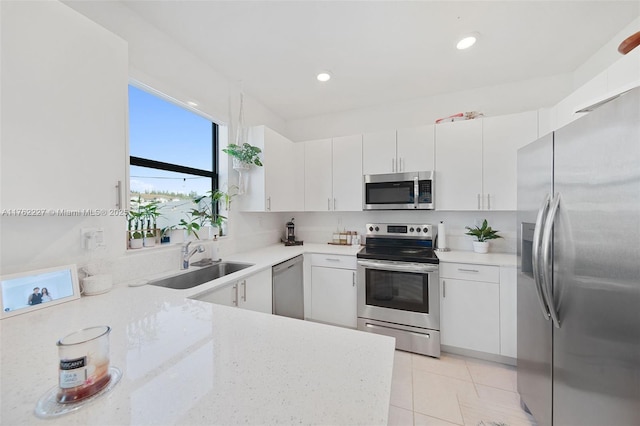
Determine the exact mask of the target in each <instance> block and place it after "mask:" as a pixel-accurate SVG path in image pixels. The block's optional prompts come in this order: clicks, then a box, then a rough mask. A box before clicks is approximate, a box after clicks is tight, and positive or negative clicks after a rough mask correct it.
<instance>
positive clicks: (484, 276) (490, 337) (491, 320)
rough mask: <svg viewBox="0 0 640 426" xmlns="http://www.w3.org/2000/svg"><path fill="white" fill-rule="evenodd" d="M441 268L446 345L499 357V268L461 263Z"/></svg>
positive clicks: (443, 335)
mask: <svg viewBox="0 0 640 426" xmlns="http://www.w3.org/2000/svg"><path fill="white" fill-rule="evenodd" d="M440 266H441V268H440V337H441V342H442V344H443V345H447V346H454V347H457V348H463V349H471V350H474V351H480V352H486V353H491V354H499V353H500V283H499V267H498V266H485V265H469V264H461V263H444V264H441V265H440ZM480 280H482V281H480ZM487 280H490V281H487Z"/></svg>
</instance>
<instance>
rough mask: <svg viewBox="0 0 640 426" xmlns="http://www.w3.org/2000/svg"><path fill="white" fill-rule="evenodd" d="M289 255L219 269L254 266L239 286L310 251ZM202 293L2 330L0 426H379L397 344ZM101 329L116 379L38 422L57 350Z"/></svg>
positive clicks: (126, 291)
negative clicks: (80, 332) (78, 404)
mask: <svg viewBox="0 0 640 426" xmlns="http://www.w3.org/2000/svg"><path fill="white" fill-rule="evenodd" d="M290 249H291V248H284V247H276V246H274V247H271V248H268V249H264V250H257V251H256V252H253V253H248V254H238V255H236V256H230V258H229V259H225V260H238V261H249V262H252V263H256V266H254V267H251V268H248V269H247V270H245V271H243V272H242V273H243V274H244V275H247V274H250V273H253V272H256V271H257V270H259V269H264V268H266V267H269V266H271V263H272V262H273V263H277V262H278V261H279V260H286V258H289V257H292V256H291V254H293V255H295V253H296V252H299V253H303V252H315V251H314V250H313V248H312V247H309V246H306V247H305V246H303V247H301V248H293V249H294V250H296V252H294V250H290ZM324 249H325V247H322V246H320V245H318V248H317V249H316V250H318V251H320V252H323V251H322V250H324ZM326 249H327V250H328V251H327V252H331V253H337V254H355V252H356V251H357V248H355V247H354V248H351V247H349V248H346V247H339V248H338V249H339V250H336V249H335V248H334V249H329V248H326ZM347 250H349V251H347ZM283 256H284V257H285V259H283V258H282V257H283ZM232 275H233V277H231V278H225V279H222V281H221V282H219V283H215V282H212V283H207V284H205V286H206V287H207V288H214V287H215V286H218V285H224V284H225V282H226V283H227V284H228V282H229V281H231V280H233V279H237V277H239V276H240V273H236V274H232ZM216 281H219V280H216ZM200 291H203V289H202V288H200V289H198V290H197V291H193V290H190V291H185V290H171V289H165V288H160V287H154V286H149V285H146V286H141V287H135V288H133V287H127V286H125V285H120V286H116V287H115V288H114V289H113V290H112V291H111V292H109V293H106V294H102V295H99V296H92V297H83V298H81V299H80V300H76V301H72V302H68V303H64V304H61V305H58V306H52V307H50V308H46V309H42V310H39V311H36V312H32V313H30V314H25V315H18V316H15V317H12V318H8V319H5V320H2V321H1V322H0V334H1V337H0V341H1V344H2V349H1V361H2V362H1V371H0V380H1V382H0V383H1V390H2V394H1V397H2V398H1V411H0V423H1V424H6V425H19V424H29V425H31V424H40V423H41V424H52V425H53V424H64V425H93V424H95V425H125V424H163V425H169V424H184V425H187V424H188V425H191V424H224V425H232V424H294V423H295V424H332V425H355V424H367V425H374V424H386V422H387V417H388V407H389V396H390V388H391V374H392V369H393V357H394V341H393V339H391V338H389V337H386V336H380V335H376V334H371V333H362V332H359V331H356V330H349V329H343V328H339V327H332V326H328V325H323V324H317V323H313V322H306V321H300V320H295V319H290V318H284V317H279V316H275V315H267V314H262V313H257V312H252V311H247V310H243V309H239V308H232V307H226V306H219V305H213V304H209V303H206V302H199V301H197V300H191V299H188V298H187V297H188V296H189V295H192V294H195V293H197V292H200ZM102 324H105V325H109V326H111V327H112V332H111V335H110V342H111V350H110V353H111V364H112V365H113V366H116V367H118V368H119V369H120V370H122V373H123V377H122V380H121V381H120V383H118V384H117V385H116V387H115V388H114V389H113V390H112V391H111V392H110V393H109V394H106V395H104V396H103V397H101V398H99V399H98V400H96V401H95V402H94V403H92V404H91V405H88V406H86V407H84V408H82V409H80V410H78V411H77V412H75V413H71V414H67V415H63V416H61V417H57V418H55V419H47V420H41V419H39V418H37V417H36V416H35V415H34V413H33V412H34V408H35V405H36V402H37V401H38V399H39V398H40V397H41V396H42V395H43V394H44V393H45V392H47V391H48V390H49V389H50V388H52V387H54V386H56V385H57V380H58V379H57V359H58V352H57V347H56V341H57V339H59V338H60V337H62V336H64V335H66V334H68V333H69V332H71V331H74V330H77V329H80V328H84V327H89V326H94V325H102Z"/></svg>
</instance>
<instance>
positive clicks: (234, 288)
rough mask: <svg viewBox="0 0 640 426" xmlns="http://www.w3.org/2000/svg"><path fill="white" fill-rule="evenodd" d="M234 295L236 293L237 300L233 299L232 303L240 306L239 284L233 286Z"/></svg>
mask: <svg viewBox="0 0 640 426" xmlns="http://www.w3.org/2000/svg"><path fill="white" fill-rule="evenodd" d="M233 293H234V296H235V299H233V301H231V303H233V306H238V283H236V284H234V285H233Z"/></svg>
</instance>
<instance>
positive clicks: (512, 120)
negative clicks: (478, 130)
mask: <svg viewBox="0 0 640 426" xmlns="http://www.w3.org/2000/svg"><path fill="white" fill-rule="evenodd" d="M482 121H483V124H482V200H481V201H482V208H483V209H484V210H517V208H518V205H517V202H516V201H517V200H516V196H517V192H518V188H517V178H518V175H517V170H516V163H517V161H516V160H517V158H518V149H520V148H522V147H523V146H525V145H527V144H528V143H530V142H533V141H535V140H536V139H537V138H538V114H537V112H536V111H528V112H523V113H519V114H510V115H501V116H498V117H487V118H484V119H483V120H482Z"/></svg>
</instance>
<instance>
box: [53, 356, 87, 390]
mask: <svg viewBox="0 0 640 426" xmlns="http://www.w3.org/2000/svg"><path fill="white" fill-rule="evenodd" d="M86 381H87V357H86V356H85V357H82V358H76V359H65V360H61V361H60V381H59V385H60V387H61V388H63V389H68V388H74V387H76V386H80V385H82V384H83V383H84V382H86Z"/></svg>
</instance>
